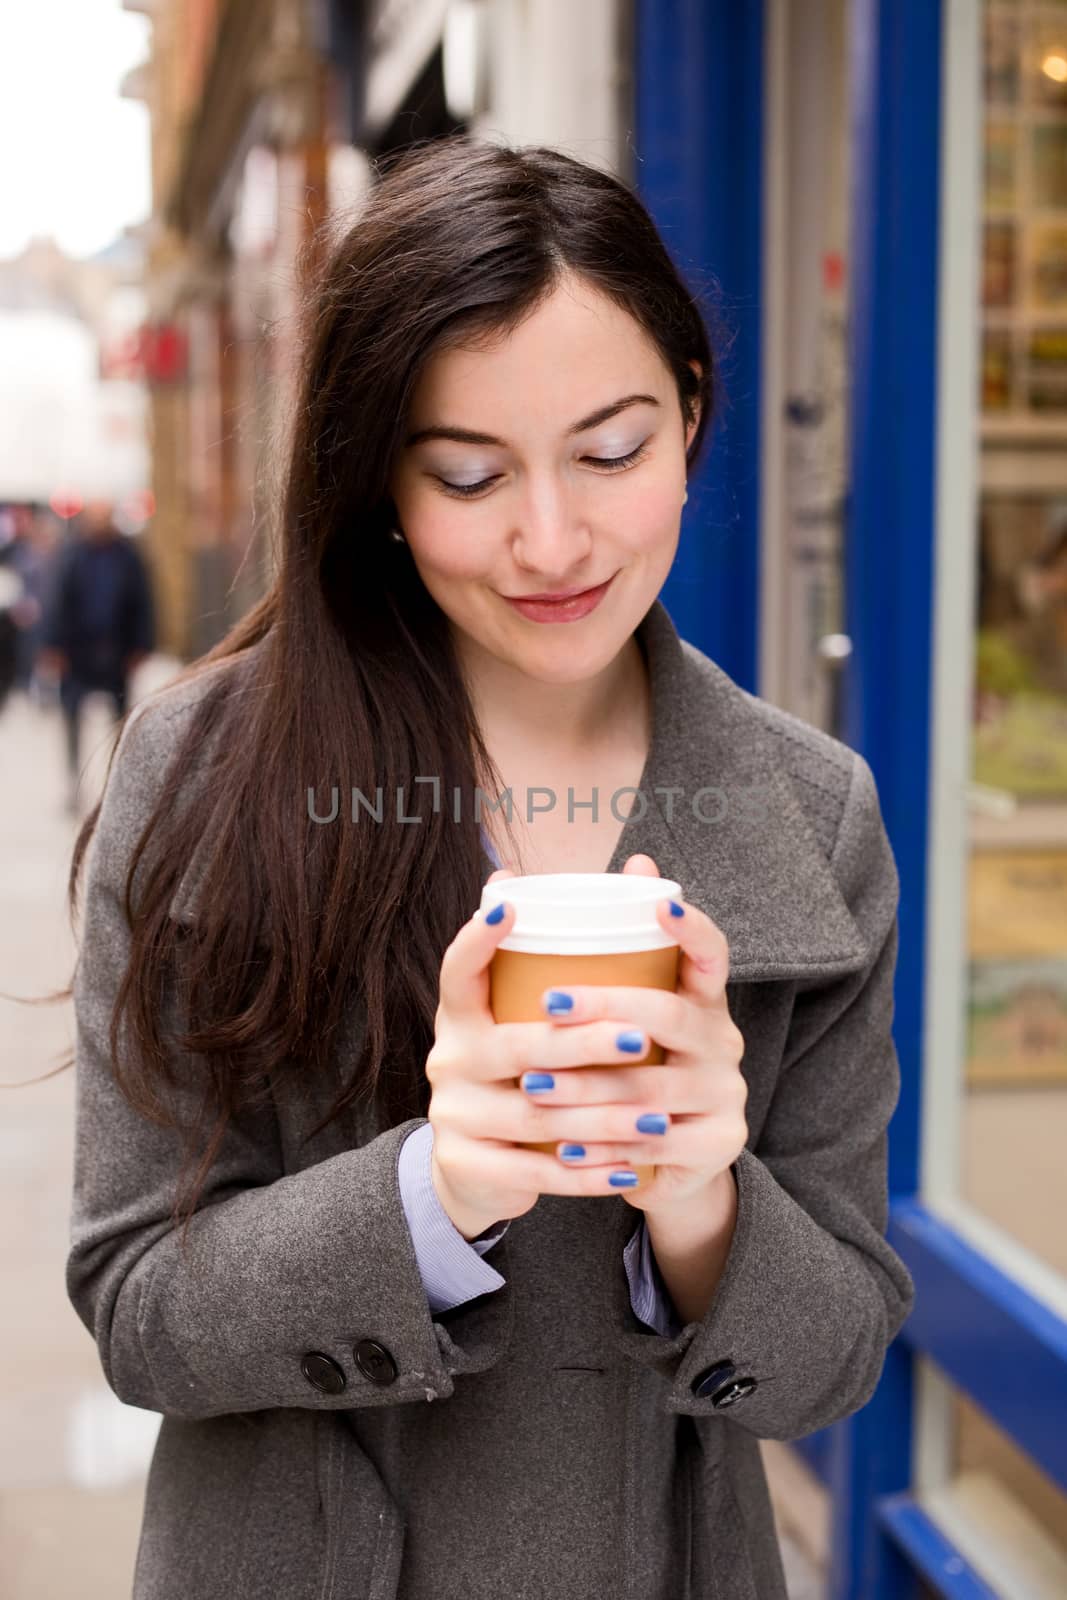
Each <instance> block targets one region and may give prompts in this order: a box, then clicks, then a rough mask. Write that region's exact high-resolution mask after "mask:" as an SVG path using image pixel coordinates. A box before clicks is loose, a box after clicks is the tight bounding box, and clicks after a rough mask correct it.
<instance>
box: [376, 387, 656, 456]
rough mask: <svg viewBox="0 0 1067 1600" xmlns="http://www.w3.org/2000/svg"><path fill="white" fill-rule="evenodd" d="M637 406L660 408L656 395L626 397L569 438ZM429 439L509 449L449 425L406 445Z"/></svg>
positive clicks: (419, 433)
mask: <svg viewBox="0 0 1067 1600" xmlns="http://www.w3.org/2000/svg"><path fill="white" fill-rule="evenodd" d="M636 405H646V406H658V405H659V401H658V400H657V399H656V397H655V395H654V394H628V395H624V396H623V398H622V399H621V400H613V401H612V402H611V404H610V405H606V406H599V407H598V408H597V410H596V411H591V412H590V414H589V415H588V416H587V417H582V418H581V420H580V421H579V422H574V423H572V424H571V426H570V427H569V428H568V429H567V434H568V437H569V436H571V435H573V434H576V433H585V432H586V430H587V429H589V428H595V427H597V426H598V425H599V424H600V423H601V422H607V421H608V420H609V419H610V418H611V417H614V416H617V415H618V413H619V412H620V411H625V410H626V408H627V406H636ZM427 439H451V440H454V442H455V443H456V444H490V445H502V446H503V447H504V448H505V449H506V448H507V440H506V439H497V438H495V437H494V436H493V434H491V433H476V432H475V431H474V430H473V429H472V428H451V427H448V426H447V425H444V426H442V427H439V428H438V427H433V428H419V429H417V430H416V432H414V433H409V434H408V436H407V439H406V440H405V444H406V446H407V447H408V448H410V447H411V446H412V445H416V444H422V443H424V441H425V440H427Z"/></svg>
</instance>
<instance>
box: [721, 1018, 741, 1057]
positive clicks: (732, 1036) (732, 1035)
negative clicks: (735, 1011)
mask: <svg viewBox="0 0 1067 1600" xmlns="http://www.w3.org/2000/svg"><path fill="white" fill-rule="evenodd" d="M726 1039H727V1045H728V1047H729V1050H730V1053H731V1055H733V1056H734V1057H736V1059H737V1061H738V1062H740V1061H741V1060H742V1058H743V1056H744V1054H745V1036H744V1034H743V1033H742V1032H741V1029H740V1028H739V1027H738V1026H737V1024H736V1023H735V1022H734V1023H731V1024H730V1027H729V1029H728V1030H727V1035H726Z"/></svg>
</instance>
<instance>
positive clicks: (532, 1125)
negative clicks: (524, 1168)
mask: <svg viewBox="0 0 1067 1600" xmlns="http://www.w3.org/2000/svg"><path fill="white" fill-rule="evenodd" d="M434 1107H435V1120H436V1121H437V1123H438V1124H439V1125H440V1126H442V1127H447V1128H448V1129H449V1130H450V1131H455V1132H458V1133H462V1134H464V1135H465V1136H466V1137H467V1138H468V1139H506V1140H508V1141H509V1142H511V1143H514V1144H547V1143H551V1142H552V1141H553V1140H556V1139H571V1140H574V1139H577V1140H591V1141H593V1142H596V1143H599V1144H627V1143H634V1142H642V1143H648V1144H656V1143H659V1144H662V1143H663V1140H664V1138H665V1137H666V1136H667V1135H668V1134H669V1132H670V1129H671V1126H672V1120H671V1117H670V1115H669V1113H667V1112H665V1111H664V1110H663V1108H662V1106H661V1105H660V1103H659V1101H658V1100H656V1099H652V1100H650V1101H649V1103H648V1104H647V1105H589V1106H546V1105H542V1104H540V1103H539V1097H538V1098H534V1097H532V1096H527V1095H524V1094H522V1093H520V1092H519V1091H517V1090H515V1089H507V1090H506V1091H504V1090H501V1089H500V1088H499V1087H492V1086H489V1085H486V1084H471V1083H469V1082H467V1083H464V1084H463V1085H462V1087H458V1086H454V1085H453V1086H449V1085H445V1086H443V1087H441V1088H440V1089H439V1090H437V1091H436V1092H435V1095H434Z"/></svg>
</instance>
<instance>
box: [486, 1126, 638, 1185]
mask: <svg viewBox="0 0 1067 1600" xmlns="http://www.w3.org/2000/svg"><path fill="white" fill-rule="evenodd" d="M454 1137H456V1138H459V1139H462V1138H463V1135H462V1134H456V1135H454ZM465 1146H466V1148H465V1149H464V1150H463V1151H462V1152H461V1153H457V1156H456V1157H454V1159H455V1161H456V1165H457V1166H459V1167H461V1168H462V1170H463V1172H464V1175H465V1177H466V1179H467V1181H468V1182H469V1184H470V1186H471V1187H472V1188H478V1189H486V1190H494V1189H495V1190H499V1191H501V1192H505V1191H507V1190H509V1189H512V1190H521V1191H524V1192H526V1191H529V1190H536V1191H537V1192H538V1193H539V1194H562V1195H601V1194H617V1193H618V1192H619V1191H618V1189H617V1188H615V1187H614V1186H613V1185H612V1184H611V1183H610V1182H609V1178H610V1176H611V1173H612V1172H618V1171H625V1172H632V1170H633V1169H632V1167H631V1165H630V1164H629V1162H624V1163H620V1164H619V1165H618V1166H615V1167H607V1166H599V1167H597V1166H593V1167H589V1168H583V1167H581V1166H578V1167H576V1168H574V1169H573V1170H572V1169H571V1168H569V1167H568V1166H566V1165H565V1164H564V1163H563V1162H562V1161H560V1160H559V1159H558V1158H557V1157H556V1156H555V1155H548V1154H546V1153H545V1152H543V1151H540V1150H527V1149H523V1148H522V1146H520V1145H509V1144H493V1143H491V1142H490V1141H489V1140H486V1139H467V1140H465Z"/></svg>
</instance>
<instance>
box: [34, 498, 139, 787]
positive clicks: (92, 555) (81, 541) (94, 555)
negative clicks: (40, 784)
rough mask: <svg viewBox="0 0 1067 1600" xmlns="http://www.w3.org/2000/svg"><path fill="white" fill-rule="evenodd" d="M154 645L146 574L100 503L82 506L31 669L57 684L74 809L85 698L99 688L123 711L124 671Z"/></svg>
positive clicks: (61, 560)
mask: <svg viewBox="0 0 1067 1600" xmlns="http://www.w3.org/2000/svg"><path fill="white" fill-rule="evenodd" d="M154 647H155V610H154V606H153V601H152V590H151V584H150V581H149V576H148V572H147V570H146V568H145V564H144V561H143V560H142V558H141V556H140V554H139V552H138V550H137V548H136V546H135V545H134V544H133V543H131V541H130V540H129V539H128V538H126V536H125V535H124V534H122V533H121V532H120V531H119V529H118V528H117V527H116V525H115V521H114V516H113V511H112V505H111V502H110V501H108V500H93V501H90V502H89V503H88V504H87V505H86V508H85V511H84V513H83V516H82V519H81V526H80V528H79V531H78V534H77V535H76V536H75V537H74V538H73V539H72V541H71V543H70V544H69V545H68V546H67V547H66V548H65V549H63V550H62V551H61V552H60V555H59V558H58V560H57V562H56V567H55V572H54V578H53V583H52V586H51V589H50V592H49V595H48V599H47V603H46V608H45V618H44V627H43V630H42V640H41V650H40V655H39V658H38V659H39V664H40V667H41V670H42V672H44V673H50V674H51V675H53V676H54V677H57V678H58V679H59V699H60V705H61V707H62V711H63V719H64V724H65V733H66V749H67V775H68V781H69V788H68V796H67V809H68V810H69V811H71V812H76V811H77V809H78V799H77V796H78V773H79V747H80V725H81V713H82V707H83V705H84V702H85V697H86V695H88V694H90V693H93V692H94V691H99V692H102V693H104V694H106V695H107V696H108V697H109V699H110V702H111V707H112V711H113V713H114V717H115V721H116V722H119V721H121V719H122V718H123V717H124V716H125V714H126V706H127V694H128V688H129V679H130V674H131V673H132V672H133V671H134V670H135V669H136V668H137V667H138V666H139V665H140V663H141V662H142V661H143V660H144V659H145V657H146V656H147V655H149V654H150V653H151V651H152V650H153V649H154Z"/></svg>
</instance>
